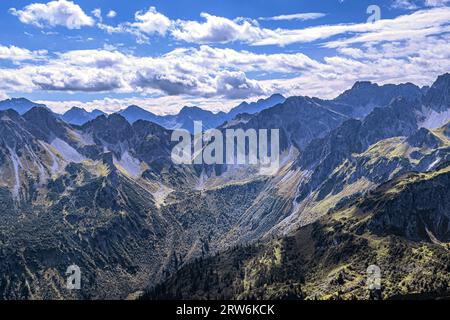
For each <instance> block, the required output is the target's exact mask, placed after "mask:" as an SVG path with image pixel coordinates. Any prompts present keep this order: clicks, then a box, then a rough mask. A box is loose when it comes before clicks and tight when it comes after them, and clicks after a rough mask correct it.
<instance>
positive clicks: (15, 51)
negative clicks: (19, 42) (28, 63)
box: [0, 45, 47, 62]
mask: <svg viewBox="0 0 450 320" xmlns="http://www.w3.org/2000/svg"><path fill="white" fill-rule="evenodd" d="M46 55H47V50H36V51H31V50H28V49H25V48H19V47H16V46H2V45H0V60H10V61H13V62H19V61H25V60H41V59H44V58H45V57H46Z"/></svg>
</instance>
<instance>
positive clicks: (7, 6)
mask: <svg viewBox="0 0 450 320" xmlns="http://www.w3.org/2000/svg"><path fill="white" fill-rule="evenodd" d="M0 30H2V32H1V33H0V100H2V99H7V98H12V97H25V98H28V99H30V100H33V101H37V102H40V103H45V104H46V105H48V106H49V107H50V108H52V109H53V110H54V111H56V112H60V113H63V112H64V111H66V110H68V109H70V108H71V107H73V106H78V107H83V108H85V109H86V110H93V109H96V108H97V109H101V110H103V111H105V112H115V111H118V110H120V109H123V108H125V107H126V106H128V105H132V104H135V105H139V106H141V107H143V108H145V109H147V110H150V111H152V112H154V113H157V114H170V113H176V112H177V111H179V110H180V109H181V108H182V107H183V106H186V105H187V106H199V107H201V108H204V109H208V110H211V111H214V112H217V111H220V110H224V111H226V110H229V109H230V108H232V107H234V106H236V105H237V104H239V103H240V102H242V101H244V100H245V101H255V100H257V99H260V98H264V97H268V96H270V95H271V94H274V93H281V94H283V95H284V96H293V95H308V96H316V97H320V98H333V97H335V96H337V95H338V94H339V93H341V92H342V91H344V90H346V89H349V88H350V87H351V86H352V85H353V83H354V82H355V81H358V80H365V81H367V80H368V81H372V82H376V83H379V84H384V83H404V82H413V83H415V84H417V85H420V86H423V85H430V84H432V82H433V81H434V80H435V79H436V77H437V76H438V75H440V74H443V73H445V72H450V0H384V1H380V0H370V1H366V0H326V1H317V0H314V1H309V0H214V1H213V0H171V1H167V0H161V1H142V0H133V1H123V0H108V1H98V0H74V1H68V0H54V1H45V0H44V1H24V0H2V1H0Z"/></svg>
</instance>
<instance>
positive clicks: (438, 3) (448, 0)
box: [425, 0, 450, 7]
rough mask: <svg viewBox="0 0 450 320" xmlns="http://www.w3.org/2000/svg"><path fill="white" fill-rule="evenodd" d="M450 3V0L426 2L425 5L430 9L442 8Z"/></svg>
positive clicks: (430, 0)
mask: <svg viewBox="0 0 450 320" xmlns="http://www.w3.org/2000/svg"><path fill="white" fill-rule="evenodd" d="M447 3H450V0H425V5H426V6H429V7H442V6H445V5H447Z"/></svg>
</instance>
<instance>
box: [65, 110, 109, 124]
mask: <svg viewBox="0 0 450 320" xmlns="http://www.w3.org/2000/svg"><path fill="white" fill-rule="evenodd" d="M102 114H105V113H104V112H103V111H101V110H98V109H95V110H92V111H91V112H89V111H86V110H84V109H83V108H79V107H72V108H71V109H70V110H68V111H66V112H65V113H64V114H63V115H62V117H61V118H62V119H63V120H64V121H65V122H67V123H70V124H75V125H83V124H85V123H86V122H88V121H91V120H94V119H95V118H97V117H98V116H101V115H102Z"/></svg>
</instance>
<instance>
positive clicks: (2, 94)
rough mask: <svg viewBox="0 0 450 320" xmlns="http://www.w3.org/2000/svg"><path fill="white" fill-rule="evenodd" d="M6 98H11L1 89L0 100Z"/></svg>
mask: <svg viewBox="0 0 450 320" xmlns="http://www.w3.org/2000/svg"><path fill="white" fill-rule="evenodd" d="M6 99H9V96H8V95H7V94H6V93H4V92H1V91H0V101H2V100H6Z"/></svg>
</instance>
